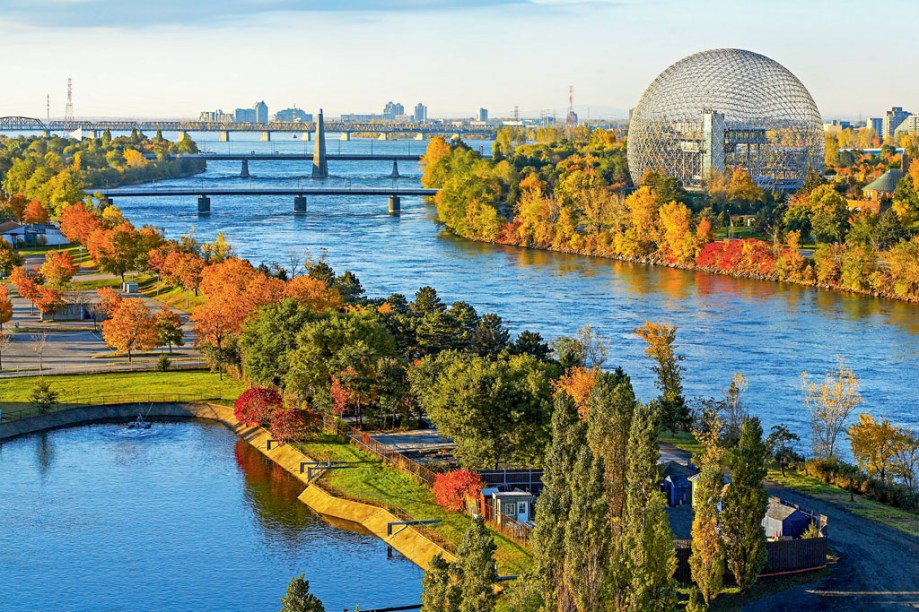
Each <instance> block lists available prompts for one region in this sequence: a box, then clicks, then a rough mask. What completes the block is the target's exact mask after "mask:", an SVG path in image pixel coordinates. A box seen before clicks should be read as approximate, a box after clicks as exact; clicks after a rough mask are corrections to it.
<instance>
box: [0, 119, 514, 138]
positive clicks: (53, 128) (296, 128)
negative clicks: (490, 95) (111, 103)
mask: <svg viewBox="0 0 919 612" xmlns="http://www.w3.org/2000/svg"><path fill="white" fill-rule="evenodd" d="M77 129H82V130H84V131H86V132H89V135H90V136H93V137H95V136H96V135H101V133H102V132H104V131H106V130H109V131H112V132H130V131H133V130H137V131H139V132H143V131H155V130H163V131H168V132H179V133H180V137H181V136H184V134H185V133H186V132H219V133H220V136H221V140H229V138H230V133H231V132H261V133H262V139H263V140H271V134H272V133H274V132H281V133H294V134H301V133H303V134H308V133H310V132H313V131H315V129H316V122H314V121H313V122H293V121H291V122H288V121H271V122H269V123H221V122H213V121H182V120H180V121H161V120H156V119H125V120H119V121H58V120H55V121H51V122H48V123H45V122H44V121H42V120H41V119H36V118H34V117H21V116H15V117H13V116H11V117H0V131H5V132H17V131H42V132H71V131H73V130H77ZM326 129H327V130H328V131H329V132H334V133H336V134H341V135H342V139H343V140H348V139H350V136H351V135H352V134H378V135H380V137H381V138H385V137H386V136H387V135H392V134H414V135H415V136H414V137H415V138H417V139H419V140H421V139H424V138H426V137H430V136H436V135H446V136H451V135H454V134H455V135H458V136H478V137H480V138H494V137H495V135H496V134H497V129H496V128H493V127H485V126H470V125H462V124H461V123H456V124H454V123H431V122H424V123H397V122H395V121H371V122H360V123H359V122H352V121H345V122H343V121H329V122H327V123H326Z"/></svg>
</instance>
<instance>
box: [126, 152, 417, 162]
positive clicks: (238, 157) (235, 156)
mask: <svg viewBox="0 0 919 612" xmlns="http://www.w3.org/2000/svg"><path fill="white" fill-rule="evenodd" d="M423 155H424V154H423V153H415V154H409V153H393V154H389V153H366V154H365V153H327V154H326V156H325V158H326V159H327V160H329V161H419V160H420V159H421V157H422V156H423ZM144 157H149V158H151V159H153V158H155V157H156V155H154V154H147V155H145V156H144ZM169 159H203V160H207V161H242V160H248V161H269V160H270V161H300V160H303V161H310V160H312V159H313V153H312V151H310V152H309V153H186V154H182V155H170V156H169Z"/></svg>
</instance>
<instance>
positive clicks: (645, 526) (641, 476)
mask: <svg viewBox="0 0 919 612" xmlns="http://www.w3.org/2000/svg"><path fill="white" fill-rule="evenodd" d="M657 433H658V430H657V416H656V415H655V414H654V412H653V408H652V407H651V406H650V405H644V404H639V405H638V407H637V408H636V410H635V416H634V418H633V419H632V430H631V434H630V436H629V452H628V464H629V472H628V487H627V490H626V509H625V522H624V533H623V540H624V541H623V546H624V550H625V552H626V553H627V555H628V563H627V567H628V572H629V576H628V577H629V585H628V589H627V597H626V602H627V605H628V609H630V610H670V609H672V608H673V606H674V604H675V602H676V587H675V584H674V580H673V574H674V572H676V550H675V549H674V547H673V533H672V532H671V530H670V523H669V521H668V519H667V513H666V502H665V501H664V496H663V494H662V493H661V492H660V490H659V485H658V483H659V471H658V467H657V460H658V457H659V455H660V453H659V451H658V449H657ZM617 600H618V601H617V605H619V606H621V605H622V601H621V593H620V595H619V597H617Z"/></svg>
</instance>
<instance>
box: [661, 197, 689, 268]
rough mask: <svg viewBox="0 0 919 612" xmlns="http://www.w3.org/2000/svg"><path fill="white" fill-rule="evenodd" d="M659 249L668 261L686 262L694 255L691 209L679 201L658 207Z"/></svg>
mask: <svg viewBox="0 0 919 612" xmlns="http://www.w3.org/2000/svg"><path fill="white" fill-rule="evenodd" d="M660 225H661V243H662V244H661V250H662V251H664V253H665V256H666V257H667V258H668V259H669V260H670V261H675V262H678V263H686V262H688V261H691V260H692V259H693V258H694V257H695V241H694V240H693V235H692V231H691V229H692V228H691V225H692V211H690V210H689V208H687V207H686V205H685V204H683V203H681V202H670V203H669V204H664V205H663V206H661V208H660Z"/></svg>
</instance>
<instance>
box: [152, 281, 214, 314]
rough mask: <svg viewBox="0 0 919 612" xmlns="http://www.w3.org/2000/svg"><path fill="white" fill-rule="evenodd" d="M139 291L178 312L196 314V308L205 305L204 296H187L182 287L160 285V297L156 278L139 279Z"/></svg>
mask: <svg viewBox="0 0 919 612" xmlns="http://www.w3.org/2000/svg"><path fill="white" fill-rule="evenodd" d="M138 289H139V290H140V292H141V293H142V294H144V295H145V296H147V297H150V298H153V299H155V300H157V301H159V302H163V303H164V304H168V305H169V306H172V307H173V308H175V309H176V310H181V311H182V312H194V311H195V309H196V308H198V307H199V306H203V305H204V301H205V298H204V295H202V294H200V293H199V294H198V295H195V294H194V293H189V294H188V295H187V296H186V295H185V290H184V289H182V288H181V287H167V286H166V285H165V284H163V283H160V291H159V295H157V292H156V278H154V277H152V276H148V277H145V278H143V279H142V280H141V279H139V282H138Z"/></svg>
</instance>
